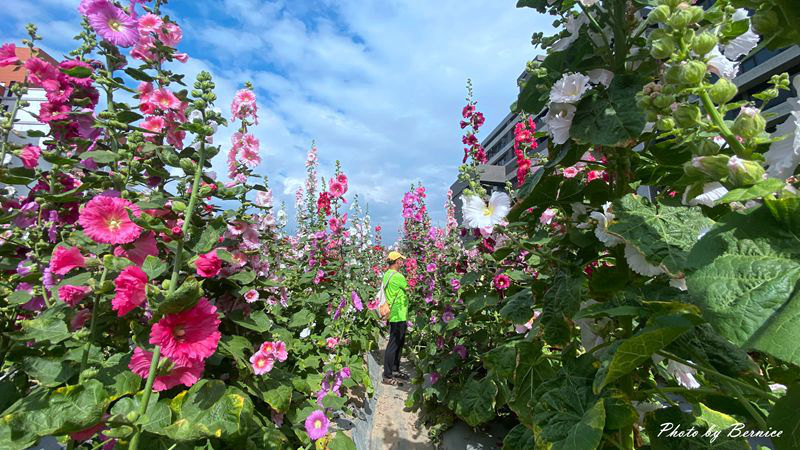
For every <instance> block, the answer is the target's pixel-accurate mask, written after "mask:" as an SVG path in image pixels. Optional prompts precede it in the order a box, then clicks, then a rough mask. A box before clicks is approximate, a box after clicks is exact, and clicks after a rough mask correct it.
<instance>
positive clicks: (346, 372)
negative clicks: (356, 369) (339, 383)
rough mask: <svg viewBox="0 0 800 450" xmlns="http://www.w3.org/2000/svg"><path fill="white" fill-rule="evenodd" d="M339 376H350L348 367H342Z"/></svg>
mask: <svg viewBox="0 0 800 450" xmlns="http://www.w3.org/2000/svg"><path fill="white" fill-rule="evenodd" d="M339 376H340V377H341V378H350V368H349V367H343V368H342V370H341V371H340V372H339Z"/></svg>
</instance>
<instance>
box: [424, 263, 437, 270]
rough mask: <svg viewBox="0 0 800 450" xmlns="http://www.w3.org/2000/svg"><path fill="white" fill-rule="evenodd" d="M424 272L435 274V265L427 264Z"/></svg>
mask: <svg viewBox="0 0 800 450" xmlns="http://www.w3.org/2000/svg"><path fill="white" fill-rule="evenodd" d="M425 270H427V271H428V272H436V264H434V263H429V264H428V265H427V266H426V267H425Z"/></svg>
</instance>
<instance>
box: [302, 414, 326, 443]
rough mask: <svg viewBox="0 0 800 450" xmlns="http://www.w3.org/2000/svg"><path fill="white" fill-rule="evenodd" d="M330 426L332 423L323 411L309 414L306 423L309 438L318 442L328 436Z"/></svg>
mask: <svg viewBox="0 0 800 450" xmlns="http://www.w3.org/2000/svg"><path fill="white" fill-rule="evenodd" d="M328 424H330V421H329V420H328V418H327V417H326V416H325V413H324V412H323V411H322V410H321V409H318V410H316V411H314V412H312V413H311V414H309V415H308V417H307V418H306V422H305V425H306V433H308V438H309V439H311V440H312V441H316V440H318V439H321V438H323V437H325V435H326V434H328Z"/></svg>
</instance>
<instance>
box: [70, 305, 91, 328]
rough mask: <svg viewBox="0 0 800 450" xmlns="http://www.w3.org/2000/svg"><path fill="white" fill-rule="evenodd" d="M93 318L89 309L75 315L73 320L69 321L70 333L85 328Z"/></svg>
mask: <svg viewBox="0 0 800 450" xmlns="http://www.w3.org/2000/svg"><path fill="white" fill-rule="evenodd" d="M91 317H92V311H91V310H90V309H88V308H84V309H82V310H80V311H78V312H76V313H75V315H74V316H72V319H70V321H69V331H76V330H78V329H80V328H83V326H84V325H86V322H87V321H88V320H89V319H90V318H91Z"/></svg>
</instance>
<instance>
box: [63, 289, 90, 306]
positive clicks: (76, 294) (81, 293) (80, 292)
mask: <svg viewBox="0 0 800 450" xmlns="http://www.w3.org/2000/svg"><path fill="white" fill-rule="evenodd" d="M91 291H92V288H90V287H89V286H71V285H65V286H61V287H60V288H58V298H59V299H60V300H61V301H62V302H64V303H66V304H68V305H69V306H72V307H73V308H74V307H75V306H77V305H78V303H80V302H81V300H83V298H84V297H86V296H87V295H88V294H89V292H91Z"/></svg>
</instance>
